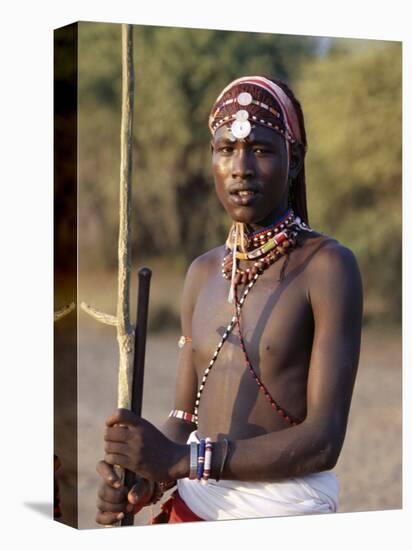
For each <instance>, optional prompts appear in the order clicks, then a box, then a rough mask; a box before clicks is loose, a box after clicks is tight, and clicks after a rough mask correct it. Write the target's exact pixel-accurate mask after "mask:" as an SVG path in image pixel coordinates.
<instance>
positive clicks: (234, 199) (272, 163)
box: [212, 125, 288, 225]
mask: <svg viewBox="0 0 412 550" xmlns="http://www.w3.org/2000/svg"><path fill="white" fill-rule="evenodd" d="M212 150H213V155H212V165H213V175H214V180H215V187H216V193H217V195H218V197H219V200H220V202H221V203H222V205H223V207H224V208H225V210H226V211H227V213H228V214H229V216H230V217H231V218H232V219H233V220H234V221H237V222H243V223H247V224H261V225H267V224H268V223H271V221H272V218H273V217H274V216H275V215H280V214H282V213H283V212H284V211H285V209H286V208H287V204H288V201H287V197H288V173H287V172H288V162H287V151H286V144H285V140H284V139H283V138H282V136H280V135H279V134H278V133H277V132H275V131H274V130H271V129H270V128H264V127H263V126H260V125H256V126H255V127H254V128H253V129H252V131H251V133H250V134H249V136H248V137H247V138H246V139H245V140H237V139H234V138H233V136H232V134H231V132H230V131H229V128H228V126H222V127H220V128H219V129H218V130H217V131H216V133H215V135H214V138H213V139H212Z"/></svg>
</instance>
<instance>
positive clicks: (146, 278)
mask: <svg viewBox="0 0 412 550" xmlns="http://www.w3.org/2000/svg"><path fill="white" fill-rule="evenodd" d="M151 276H152V272H151V271H150V269H149V268H147V267H142V268H141V269H139V273H138V277H139V283H138V284H139V293H138V297H137V312H136V330H135V339H134V349H135V352H134V361H133V376H132V402H131V411H132V412H134V413H135V414H137V415H138V416H141V414H142V404H143V382H144V360H145V354H146V334H147V316H148V310H149V290H150V278H151ZM135 483H136V475H135V473H134V472H131V471H130V470H126V473H125V477H124V485H125V486H126V487H127V489H128V491H130V489H131V488H132V487H133V485H134V484H135ZM133 522H134V514H133V513H132V512H127V513H126V514H125V516H124V518H123V519H122V520H121V525H122V526H124V525H133Z"/></svg>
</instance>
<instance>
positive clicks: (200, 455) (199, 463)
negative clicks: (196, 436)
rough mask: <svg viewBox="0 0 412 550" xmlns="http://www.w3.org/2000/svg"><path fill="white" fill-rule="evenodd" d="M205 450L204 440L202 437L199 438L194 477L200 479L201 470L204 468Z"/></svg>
mask: <svg viewBox="0 0 412 550" xmlns="http://www.w3.org/2000/svg"><path fill="white" fill-rule="evenodd" d="M205 452H206V441H205V440H204V439H201V440H200V443H199V448H198V455H197V472H196V479H197V480H198V481H200V480H201V479H202V476H203V471H204V468H205Z"/></svg>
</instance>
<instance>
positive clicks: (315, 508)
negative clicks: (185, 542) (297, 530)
mask: <svg viewBox="0 0 412 550" xmlns="http://www.w3.org/2000/svg"><path fill="white" fill-rule="evenodd" d="M191 441H196V442H199V439H198V437H197V434H196V431H195V432H192V433H191V434H190V436H189V439H188V443H190V442H191ZM177 487H178V490H179V494H180V496H181V497H182V499H183V500H184V501H185V502H186V504H187V505H188V507H189V508H190V509H191V510H192V512H194V513H195V514H196V515H197V516H199V517H200V518H202V519H204V520H210V521H211V520H219V519H241V518H262V517H273V516H295V515H302V514H326V513H331V512H336V510H337V507H338V495H339V482H338V479H337V477H336V474H335V473H334V472H332V471H325V472H319V473H314V474H309V475H306V476H301V477H293V478H289V479H285V480H282V481H276V482H249V481H231V480H224V479H222V480H220V481H218V482H217V481H215V480H214V479H209V482H208V483H207V484H206V485H203V484H201V483H199V482H198V481H196V480H190V479H189V478H184V479H179V480H178V482H177Z"/></svg>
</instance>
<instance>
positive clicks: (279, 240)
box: [194, 210, 311, 426]
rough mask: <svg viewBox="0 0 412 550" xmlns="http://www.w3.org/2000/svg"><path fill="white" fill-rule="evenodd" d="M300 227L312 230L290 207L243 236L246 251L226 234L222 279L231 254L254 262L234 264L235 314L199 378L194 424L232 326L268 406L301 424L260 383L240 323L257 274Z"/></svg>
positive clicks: (281, 252) (229, 272) (228, 271)
mask: <svg viewBox="0 0 412 550" xmlns="http://www.w3.org/2000/svg"><path fill="white" fill-rule="evenodd" d="M302 230H305V231H311V229H310V228H309V227H308V226H307V225H306V224H305V223H303V222H302V221H301V220H300V218H299V217H298V216H295V214H294V213H293V211H292V210H289V211H288V212H287V213H286V214H285V215H284V216H283V217H282V219H281V220H280V221H278V222H277V223H276V224H273V225H271V226H269V227H266V228H265V229H263V230H261V231H258V232H255V233H252V234H249V235H247V236H246V238H247V244H246V246H245V247H244V248H245V250H242V251H238V250H237V248H238V246H237V243H236V242H234V244H233V245H232V246H235V247H236V251H235V254H233V249H232V251H231V240H232V239H231V237H233V235H232V236H231V235H229V238H228V240H227V242H226V246H227V254H226V255H225V257H224V259H223V262H222V275H223V277H224V278H225V279H230V278H231V276H232V270H233V257H234V256H235V258H236V260H245V261H251V262H253V264H252V265H251V267H250V268H246V269H241V268H240V267H236V274H235V278H234V286H235V314H234V315H233V317H232V319H231V321H230V323H229V324H228V326H227V327H226V330H225V332H224V333H223V336H222V338H221V340H220V342H219V344H218V345H217V347H216V349H215V351H214V353H213V356H212V359H211V360H210V362H209V364H208V366H207V368H206V369H205V371H204V374H203V378H202V380H201V383H200V386H199V389H198V392H197V395H196V401H195V408H194V420H195V422H196V423H198V411H199V404H200V398H201V396H202V392H203V390H204V387H205V384H206V380H207V377H208V375H209V373H210V371H211V369H212V368H213V366H214V364H215V362H216V360H217V358H218V355H219V353H220V350H221V349H222V347H223V345H224V343H225V342H226V340H227V338H228V336H229V335H230V333H231V332H232V331H233V329H234V327H235V326H236V327H237V330H238V335H239V340H240V346H241V349H242V353H243V355H244V358H245V363H246V366H247V367H248V370H249V371H250V373H251V375H252V377H253V378H254V380H255V381H256V383H257V384H258V386H259V390H260V391H261V392H262V393H263V394H264V397H265V399H267V400H268V401H269V403H270V405H271V406H272V408H273V409H274V410H275V411H276V412H278V413H279V414H280V415H281V416H283V418H285V420H287V421H288V422H290V424H291V425H292V426H295V425H297V424H299V423H300V420H299V419H297V418H294V417H293V416H292V415H290V414H288V413H287V411H285V409H283V408H282V407H281V406H280V405H279V404H278V403H277V402H276V401H275V400H274V399H273V397H272V396H271V395H270V393H269V391H268V390H267V388H266V387H265V385H264V384H263V383H262V382H261V380H260V378H259V376H258V375H257V373H256V371H255V370H254V368H253V366H252V364H251V362H250V360H249V357H248V354H247V351H246V346H245V342H244V338H243V334H242V330H241V325H240V314H241V309H242V306H243V304H244V302H245V300H246V297H247V296H248V294H249V292H250V291H251V289H252V288H253V286H254V285H255V283H256V281H257V280H258V278H259V276H260V275H261V274H262V273H263V272H264V271H265V270H266V269H268V268H269V267H270V266H271V265H272V264H273V263H275V262H276V261H277V260H279V258H282V257H284V256H285V255H287V254H289V253H290V252H291V250H292V249H293V247H294V246H296V238H297V236H298V234H299V232H300V231H302ZM232 242H233V241H232ZM241 284H243V285H246V286H245V289H244V290H243V293H242V296H241V297H240V298H238V292H237V291H238V286H239V285H241Z"/></svg>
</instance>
